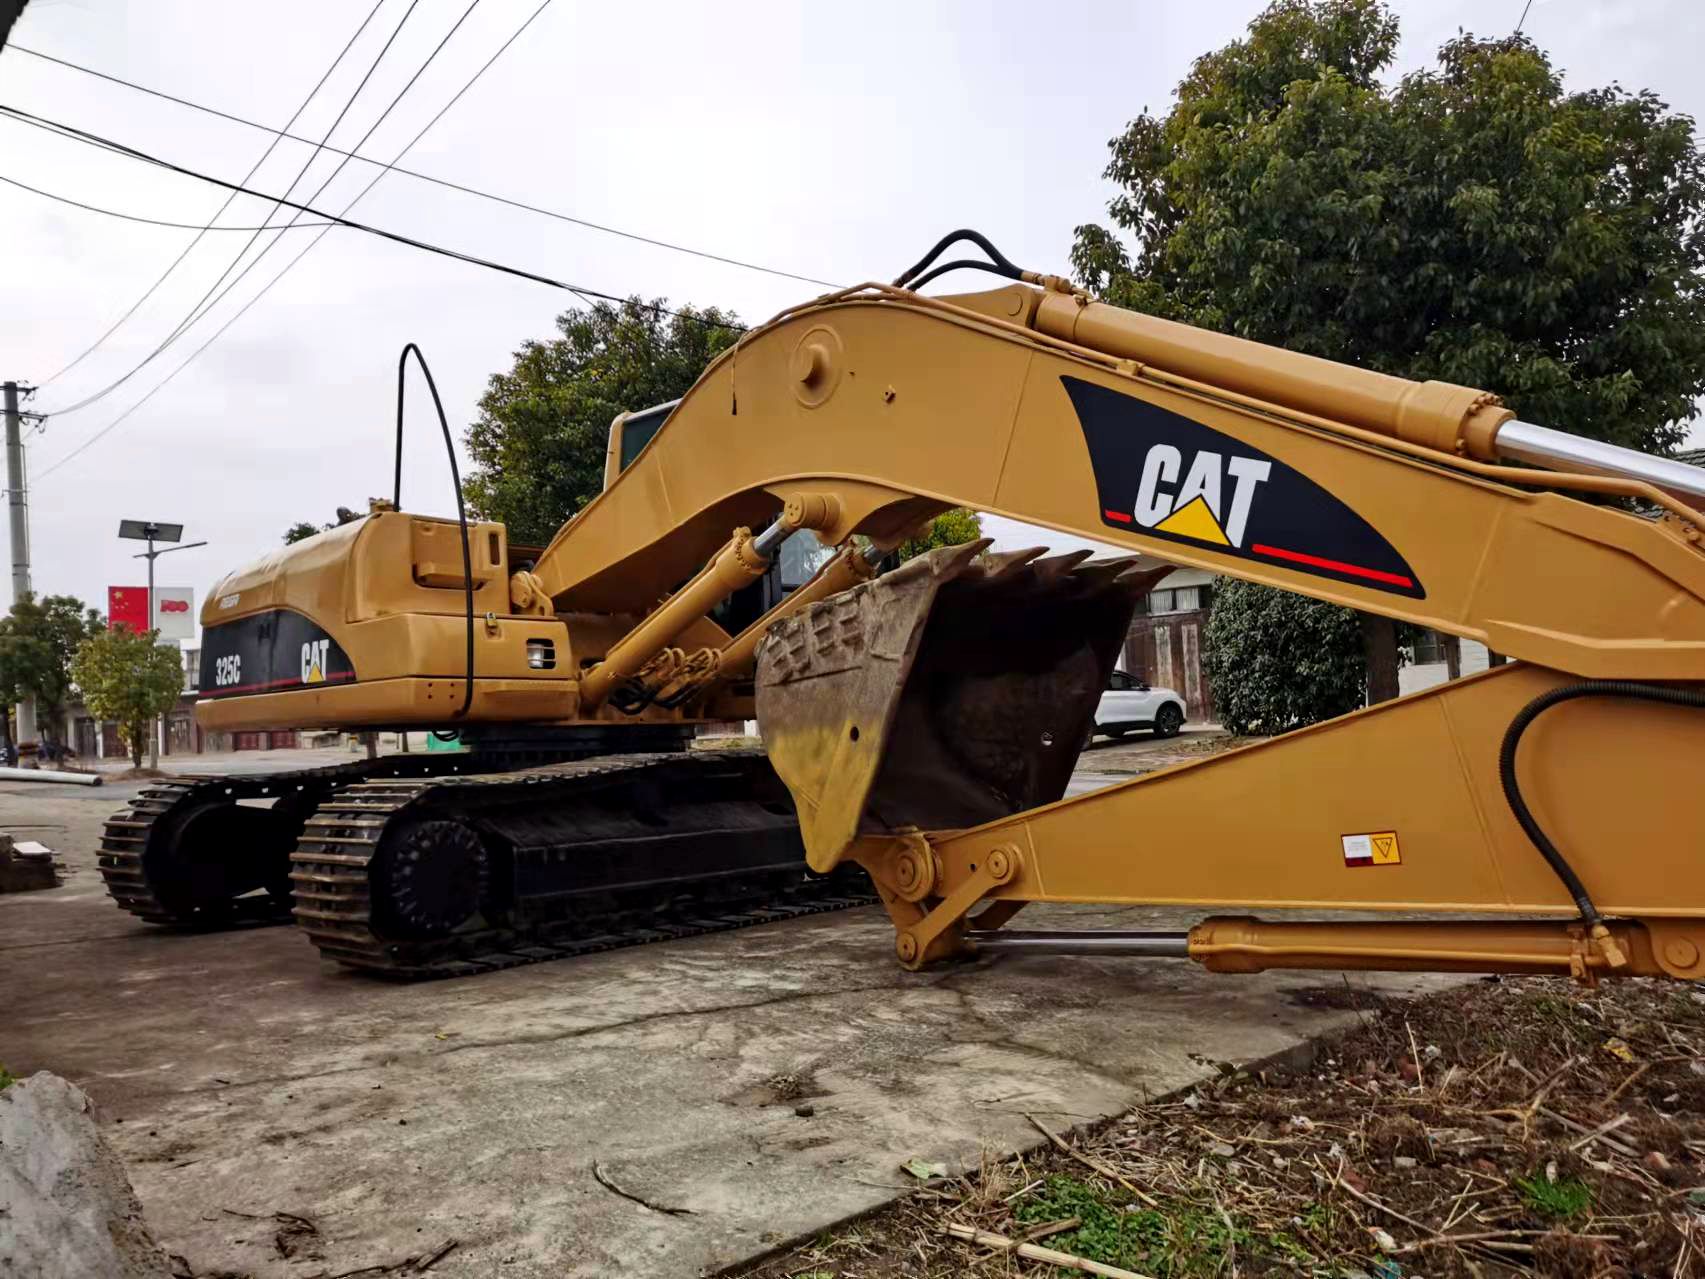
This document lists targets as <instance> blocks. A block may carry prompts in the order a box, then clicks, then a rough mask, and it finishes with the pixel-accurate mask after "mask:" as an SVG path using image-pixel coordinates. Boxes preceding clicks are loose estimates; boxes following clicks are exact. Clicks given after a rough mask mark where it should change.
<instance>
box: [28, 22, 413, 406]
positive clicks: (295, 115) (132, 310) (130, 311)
mask: <svg viewBox="0 0 1705 1279" xmlns="http://www.w3.org/2000/svg"><path fill="white" fill-rule="evenodd" d="M384 3H385V0H374V4H373V7H372V8H371V9H370V10H368V12H367V16H366V17H365V18H363V19H362V20H361V25H360V26H359V27H357V28H355V33H354V34H353V35H351V36H350V37H349V39H348V40H346V41H345V42H344V45H343V48H341V49H339V50H338V54H337V57H335V58H333V59H332V62H331V65H330V66H329V67H327V68H326V69H325V72H324V73H323V74H322V75H321V76H320V78H319V79H318V80H317V81H315V82H314V87H313V88H312V89H310V90H308V96H307V97H305V98H303V99H302V101H301V103H300V104H299V105H298V106H297V108H296V110H295V111H294V112H292V113H291V116H290V124H295V123H296V121H297V120H298V119H300V118H301V115H302V112H304V111H306V110H307V109H308V104H309V103H310V102H312V101H313V100H314V97H315V95H316V94H318V93H319V91H320V90H321V88H323V87H324V85H325V83H326V81H327V80H328V79H330V78H331V74H332V72H334V71H336V70H337V68H338V67H339V65H341V64H342V62H343V60H344V57H345V56H346V55H347V54H348V53H349V51H350V49H352V48H353V47H354V46H355V42H356V40H358V39H360V37H361V33H362V32H363V31H365V30H367V24H368V23H370V22H372V21H373V17H374V15H375V14H377V13H378V12H379V7H380V6H381V5H382V4H384ZM16 47H17V46H16V45H14V46H13V48H16ZM36 56H37V57H41V56H44V55H41V54H37V55H36ZM56 61H57V59H56ZM284 127H285V128H286V129H288V128H289V127H290V125H289V124H287V125H285V126H284ZM279 141H280V138H274V139H273V140H272V141H271V142H270V143H268V144H267V148H266V150H265V151H262V152H261V154H260V159H258V160H256V161H255V162H254V163H253V164H252V165H250V166H249V171H248V173H247V174H245V175H244V177H243V181H244V182H247V181H249V180H250V179H252V178H253V177H254V176H255V174H256V173H258V172H260V167H261V165H263V164H265V163H266V161H267V159H268V157H270V156H271V155H272V153H273V151H274V150H275V149H277V146H278V143H279ZM236 198H237V195H236V192H234V191H233V192H232V193H231V194H229V195H227V196H226V197H225V203H223V204H221V205H220V206H219V208H218V210H217V211H216V212H215V213H214V215H213V216H212V217H211V218H209V219H208V221H207V225H206V226H205V227H203V228H202V230H201V231H200V233H199V234H197V235H196V237H195V238H194V239H193V240H191V241H190V242H189V243H188V244H186V245H185V246H184V248H183V251H182V252H181V253H179V254H178V256H177V257H175V258H173V259H172V261H171V263H170V264H169V265H168V266H167V267H166V269H165V270H164V271H162V272H161V273H160V277H159V278H158V279H157V280H155V281H154V283H152V284H150V285H149V286H148V287H147V288H146V289H144V290H143V292H142V296H141V297H139V298H137V299H136V301H134V302H132V303H131V304H130V306H129V307H128V308H127V309H126V310H125V312H124V314H123V315H121V316H119V317H118V319H116V320H114V321H113V322H112V325H111V327H110V328H108V329H107V331H106V332H105V333H103V334H101V335H100V337H98V338H96V339H95V340H94V341H93V342H92V343H90V344H89V346H87V347H86V348H84V350H83V351H82V353H81V354H79V355H78V356H77V357H76V358H75V359H74V360H72V361H71V363H69V364H67V365H65V366H64V367H63V368H61V369H60V370H59V372H57V373H55V374H54V375H53V376H52V377H50V378H47V379H46V380H45V381H43V382H42V383H41V385H42V386H46V385H47V384H48V383H49V382H52V381H54V380H56V379H58V378H61V377H64V376H65V374H67V373H69V372H70V371H71V370H72V369H74V368H76V367H77V366H78V365H79V364H81V363H82V362H83V361H84V360H86V359H88V357H89V356H91V355H93V354H94V353H95V351H96V350H97V349H98V348H99V347H100V346H101V344H102V343H104V342H105V341H106V340H107V339H108V338H110V337H111V336H112V335H113V334H114V333H116V332H118V330H119V328H120V327H121V326H122V325H123V324H124V322H125V321H126V320H128V319H130V317H131V316H133V315H135V314H136V312H137V310H138V309H139V308H140V307H141V306H142V304H143V303H144V302H146V301H147V300H148V299H149V298H151V297H153V296H154V294H155V292H156V291H157V290H158V289H159V287H160V286H161V285H162V284H164V283H165V282H166V280H167V278H168V277H169V276H170V275H171V274H172V272H173V271H176V270H177V269H178V267H179V266H180V265H181V264H182V262H183V260H184V259H185V258H187V257H188V256H189V255H190V251H191V250H193V249H194V248H195V246H196V245H198V244H200V243H201V240H202V236H204V235H206V234H207V232H208V231H209V230H210V229H211V228H212V226H213V224H214V223H215V222H217V221H219V219H220V218H222V217H223V216H225V210H226V209H229V208H230V207H231V201H233V200H235V199H236ZM261 221H263V222H264V221H266V219H265V218H262V219H261Z"/></svg>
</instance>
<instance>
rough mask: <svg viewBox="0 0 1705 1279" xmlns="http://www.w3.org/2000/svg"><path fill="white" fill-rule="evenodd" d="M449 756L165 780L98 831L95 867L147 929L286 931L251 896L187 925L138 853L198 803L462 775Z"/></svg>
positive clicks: (282, 918) (271, 903)
mask: <svg viewBox="0 0 1705 1279" xmlns="http://www.w3.org/2000/svg"><path fill="white" fill-rule="evenodd" d="M466 767H467V765H466V764H465V763H463V762H459V761H458V760H457V759H456V757H454V756H440V757H439V758H438V759H431V758H430V757H429V756H424V755H422V756H417V757H409V756H394V755H393V756H386V757H385V758H384V759H378V760H352V761H350V762H348V763H344V764H331V765H327V766H325V767H322V768H303V769H296V770H293V771H291V772H284V773H235V774H228V775H214V776H211V777H169V778H165V779H162V780H160V781H157V782H152V783H150V784H149V785H148V786H146V787H144V788H143V790H142V792H141V793H140V794H139V795H137V797H136V798H135V799H133V800H131V801H130V803H129V805H128V806H127V807H125V808H122V809H120V810H119V811H118V812H116V813H114V814H113V815H112V816H111V817H109V818H107V820H106V824H105V826H104V827H103V828H102V831H101V843H100V848H99V850H98V851H97V862H98V864H99V866H100V871H101V878H102V879H103V880H105V881H106V886H107V892H108V894H110V895H111V897H112V899H113V900H114V901H115V902H117V903H118V904H119V905H120V906H122V907H123V908H124V909H125V910H127V911H129V912H130V913H131V914H132V915H135V916H136V917H137V918H138V919H143V920H147V921H148V922H149V923H150V924H165V925H178V926H180V927H182V926H187V927H196V928H204V929H212V928H220V927H231V926H235V925H237V924H243V923H267V924H284V923H289V922H290V908H289V906H288V905H286V904H285V903H283V902H279V901H275V900H274V899H273V898H272V897H271V896H270V895H268V894H266V893H256V894H253V895H251V896H247V897H241V898H238V899H236V900H235V901H233V902H232V910H231V912H230V914H228V915H224V914H222V915H217V916H215V915H209V916H207V917H206V918H198V919H189V920H186V919H184V918H182V917H180V916H179V915H175V914H173V913H172V912H171V911H170V910H169V909H167V908H166V907H165V906H164V905H162V904H161V902H160V900H159V899H158V898H157V897H156V896H155V895H154V889H153V886H152V885H151V884H150V883H149V882H148V876H147V873H146V870H145V868H144V866H143V860H142V858H143V853H144V851H145V850H146V849H147V846H148V834H149V831H150V829H151V828H152V827H153V825H154V824H155V823H156V822H158V821H159V820H160V819H161V818H162V817H165V816H166V815H167V814H168V813H171V812H173V811H174V810H177V809H178V808H180V807H181V806H184V805H188V804H192V803H198V802H200V801H201V800H203V799H207V798H212V797H215V796H218V797H227V798H230V799H232V800H238V799H271V798H275V797H278V796H281V795H283V794H285V793H286V792H287V791H289V790H291V789H293V788H295V787H298V786H301V785H325V786H328V787H330V788H332V789H333V790H334V791H335V789H336V788H337V787H338V785H339V783H345V784H350V783H354V782H359V781H362V780H364V779H366V778H369V777H371V776H372V775H373V774H374V773H376V772H394V771H397V770H399V769H409V770H424V769H429V768H442V769H445V770H446V771H448V770H450V769H453V768H466Z"/></svg>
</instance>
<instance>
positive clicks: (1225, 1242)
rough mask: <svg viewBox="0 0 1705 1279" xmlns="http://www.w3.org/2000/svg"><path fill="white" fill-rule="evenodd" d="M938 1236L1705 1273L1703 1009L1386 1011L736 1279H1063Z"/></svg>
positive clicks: (1566, 1271)
mask: <svg viewBox="0 0 1705 1279" xmlns="http://www.w3.org/2000/svg"><path fill="white" fill-rule="evenodd" d="M1072 1218H1076V1219H1077V1223H1078V1224H1076V1225H1075V1226H1072V1227H1071V1228H1069V1229H1060V1228H1059V1226H1060V1223H1061V1221H1062V1220H1065V1221H1068V1222H1069V1221H1070V1219H1072ZM949 1222H954V1223H961V1224H965V1225H972V1226H976V1227H979V1228H982V1229H985V1230H992V1231H995V1232H997V1233H1000V1234H1003V1235H1007V1236H1010V1237H1021V1236H1023V1235H1025V1234H1026V1233H1027V1232H1033V1231H1038V1230H1045V1231H1046V1235H1047V1238H1046V1244H1047V1246H1048V1247H1050V1248H1056V1249H1060V1250H1062V1251H1064V1252H1068V1253H1072V1254H1075V1255H1079V1256H1083V1257H1088V1258H1091V1259H1094V1260H1098V1261H1102V1262H1105V1263H1108V1264H1112V1265H1118V1266H1123V1267H1126V1268H1128V1269H1130V1270H1133V1271H1136V1272H1138V1273H1141V1274H1145V1275H1153V1276H1156V1277H1157V1279H1185V1277H1193V1276H1210V1275H1212V1276H1220V1275H1224V1276H1232V1275H1296V1274H1301V1275H1323V1276H1339V1275H1358V1274H1360V1275H1366V1276H1370V1277H1371V1279H1397V1276H1400V1275H1403V1276H1414V1275H1426V1276H1429V1277H1431V1276H1439V1275H1473V1276H1486V1277H1488V1279H1490V1277H1492V1276H1505V1275H1530V1274H1531V1275H1543V1276H1555V1277H1556V1279H1612V1277H1623V1276H1665V1277H1666V1279H1679V1277H1680V1276H1701V1275H1705V1261H1702V1260H1701V1254H1702V1252H1705V995H1702V994H1700V993H1699V992H1697V991H1696V990H1694V989H1693V988H1690V987H1686V986H1680V985H1675V984H1670V983H1659V982H1648V981H1632V982H1623V983H1616V984H1607V985H1605V986H1603V987H1601V988H1599V989H1597V990H1587V989H1582V988H1578V987H1572V986H1570V985H1568V984H1567V983H1565V982H1562V981H1555V980H1551V979H1541V978H1531V979H1507V980H1503V981H1485V982H1476V983H1474V984H1472V985H1470V986H1467V987H1463V988H1458V989H1456V990H1452V991H1448V992H1445V993H1443V994H1440V995H1436V996H1432V997H1430V998H1427V999H1423V1000H1418V1001H1414V1002H1411V1003H1403V1004H1396V1003H1394V1004H1389V1005H1384V1006H1379V1007H1376V1008H1374V1009H1372V1010H1370V1011H1367V1012H1364V1013H1363V1014H1362V1019H1361V1024H1360V1025H1359V1026H1358V1028H1357V1029H1355V1030H1353V1031H1352V1032H1350V1033H1349V1034H1347V1035H1345V1036H1343V1037H1342V1038H1340V1039H1339V1040H1337V1041H1335V1042H1334V1043H1332V1044H1330V1045H1327V1046H1326V1048H1325V1049H1324V1051H1323V1053H1322V1055H1321V1056H1320V1057H1319V1059H1318V1064H1317V1066H1316V1067H1315V1068H1314V1069H1313V1070H1311V1071H1308V1072H1306V1073H1300V1074H1282V1073H1276V1074H1270V1075H1268V1076H1266V1077H1254V1076H1250V1075H1248V1074H1244V1073H1242V1072H1234V1073H1231V1074H1226V1075H1222V1076H1220V1077H1219V1078H1218V1079H1216V1080H1214V1081H1212V1082H1211V1083H1210V1084H1207V1085H1204V1086H1202V1087H1201V1088H1198V1089H1197V1090H1195V1091H1193V1092H1191V1093H1189V1094H1188V1095H1186V1096H1183V1097H1180V1098H1177V1099H1174V1100H1169V1101H1166V1102H1164V1103H1161V1104H1156V1105H1152V1106H1144V1107H1140V1108H1138V1109H1135V1110H1132V1111H1130V1112H1129V1113H1127V1114H1125V1115H1123V1116H1121V1117H1120V1118H1119V1119H1117V1120H1115V1121H1113V1122H1112V1123H1109V1124H1106V1125H1103V1126H1102V1127H1100V1128H1099V1129H1098V1130H1096V1131H1093V1132H1091V1133H1088V1134H1085V1135H1083V1136H1081V1137H1080V1138H1078V1139H1077V1140H1076V1141H1075V1142H1074V1143H1073V1145H1072V1149H1071V1150H1070V1151H1065V1150H1061V1149H1059V1148H1056V1147H1055V1146H1052V1145H1044V1146H1042V1147H1041V1148H1040V1149H1039V1150H1037V1151H1035V1152H1032V1153H1030V1154H1028V1155H1019V1156H1013V1157H1009V1158H1007V1157H1003V1158H992V1157H991V1158H986V1159H985V1160H984V1162H983V1167H982V1168H981V1170H980V1171H979V1172H978V1174H977V1175H975V1176H972V1177H969V1178H966V1179H964V1180H961V1181H957V1182H953V1183H949V1184H944V1185H940V1186H932V1187H929V1188H926V1189H923V1190H921V1191H919V1192H916V1193H914V1194H912V1195H911V1196H909V1197H908V1198H906V1199H905V1200H902V1201H901V1202H899V1203H897V1204H894V1205H892V1206H891V1207H889V1208H887V1209H884V1210H883V1211H881V1212H879V1213H877V1214H875V1215H873V1216H871V1217H868V1218H866V1219H864V1220H862V1221H861V1222H859V1223H856V1224H855V1225H853V1226H851V1227H848V1228H845V1229H842V1230H839V1231H836V1232H833V1233H832V1234H830V1235H827V1236H824V1237H822V1238H820V1239H817V1240H814V1241H812V1242H811V1243H810V1244H808V1245H806V1246H804V1247H801V1248H797V1249H795V1250H794V1251H792V1252H790V1253H788V1254H786V1255H785V1256H781V1257H777V1258H774V1259H772V1260H770V1261H769V1262H766V1263H764V1264H763V1265H760V1266H757V1267H755V1268H752V1269H750V1270H747V1271H745V1272H743V1273H744V1274H746V1275H749V1276H751V1277H752V1279H760V1277H761V1279H808V1277H809V1279H831V1277H834V1279H877V1277H878V1276H881V1277H883V1279H887V1277H890V1276H913V1277H918V1279H922V1277H925V1276H930V1277H933V1276H948V1275H954V1276H958V1275H989V1276H994V1275H1008V1274H1045V1273H1055V1274H1063V1273H1065V1272H1063V1271H1057V1270H1054V1269H1053V1268H1051V1267H1048V1266H1042V1265H1037V1264H1036V1263H1032V1262H1027V1261H1023V1260H1020V1259H1017V1258H1014V1257H1012V1256H1010V1255H1009V1254H1006V1253H997V1252H990V1251H989V1250H987V1249H984V1248H981V1247H977V1246H973V1245H969V1244H965V1243H961V1242H959V1241H957V1240H953V1239H950V1238H948V1237H947V1236H946V1235H945V1233H944V1230H943V1227H944V1225H945V1224H946V1223H949Z"/></svg>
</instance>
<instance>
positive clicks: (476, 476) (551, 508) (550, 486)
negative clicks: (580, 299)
mask: <svg viewBox="0 0 1705 1279" xmlns="http://www.w3.org/2000/svg"><path fill="white" fill-rule="evenodd" d="M662 306H663V303H662V301H661V300H659V301H656V302H651V303H646V302H642V301H640V300H639V299H638V298H629V299H628V300H627V301H626V302H624V303H622V304H621V305H620V306H619V307H618V306H615V305H613V304H611V303H607V302H599V303H597V304H595V305H593V306H591V307H589V308H585V309H581V308H576V309H573V310H570V311H565V312H563V314H561V315H559V316H558V317H557V321H556V325H557V333H558V336H556V337H554V338H551V339H549V340H548V341H544V342H527V343H524V344H523V345H522V347H521V349H520V350H519V351H517V352H516V353H515V361H514V364H513V365H512V367H511V368H510V369H509V371H508V372H506V373H497V374H494V375H493V376H492V378H491V381H490V383H489V385H488V386H487V388H486V392H485V394H484V395H483V396H481V397H480V403H479V417H478V418H477V419H476V420H475V422H474V424H473V425H472V426H471V427H469V428H468V432H467V436H466V440H467V447H468V454H469V456H470V457H471V458H472V459H473V462H474V469H473V471H472V473H471V474H470V475H469V476H468V477H467V480H466V482H465V483H464V485H463V489H464V492H465V493H466V495H467V499H468V502H469V504H470V505H471V506H472V508H473V513H474V514H477V515H478V516H479V517H480V518H482V519H495V520H502V521H503V522H504V523H505V524H507V525H508V527H509V536H510V538H511V539H512V540H514V541H516V542H521V543H523V544H525V543H537V544H539V545H543V544H544V543H546V542H548V541H549V540H550V538H551V536H552V535H553V534H554V533H555V532H556V530H557V528H558V527H559V526H560V525H561V524H562V522H563V521H564V520H566V519H568V517H569V516H571V515H573V514H574V513H575V512H576V511H578V510H579V509H580V508H581V507H583V506H585V505H586V503H588V502H590V501H591V500H592V499H593V498H594V497H596V496H597V495H598V493H599V492H600V490H602V488H603V485H604V454H605V450H606V447H607V445H608V441H609V432H610V423H611V421H612V420H613V419H614V418H615V417H616V415H617V414H619V413H626V412H633V411H635V410H638V409H643V408H649V407H650V406H651V405H654V404H661V403H663V402H664V401H667V400H673V399H676V398H678V397H679V396H682V395H684V394H686V392H687V389H688V388H689V387H691V386H692V384H693V383H694V382H695V381H696V380H697V379H698V376H699V374H700V373H702V372H703V371H704V368H705V366H706V365H707V364H709V363H710V362H711V360H713V359H715V358H716V356H717V355H718V354H719V353H721V352H722V351H724V350H726V349H727V348H728V347H730V346H732V345H733V344H734V341H735V339H736V338H737V337H739V331H738V329H737V328H736V327H733V326H734V325H735V324H736V321H735V317H734V316H733V315H731V314H730V313H728V312H725V311H719V310H717V309H716V308H714V307H711V308H706V309H704V310H694V309H693V308H691V307H686V308H682V309H681V310H680V311H679V313H678V314H675V315H669V314H667V313H665V312H664V311H663V310H662V309H661V308H662Z"/></svg>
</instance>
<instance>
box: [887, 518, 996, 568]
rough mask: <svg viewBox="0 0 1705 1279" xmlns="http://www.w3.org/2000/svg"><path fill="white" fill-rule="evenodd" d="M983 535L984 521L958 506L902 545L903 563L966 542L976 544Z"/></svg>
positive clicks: (932, 521)
mask: <svg viewBox="0 0 1705 1279" xmlns="http://www.w3.org/2000/svg"><path fill="white" fill-rule="evenodd" d="M982 535H983V521H982V519H981V518H980V517H979V516H978V515H977V513H976V512H975V511H968V510H966V509H965V508H964V507H963V506H956V507H954V508H953V509H952V510H951V511H943V512H942V513H941V514H940V515H938V516H936V517H935V518H934V519H933V520H931V521H930V522H929V524H928V525H926V526H925V527H924V528H922V529H920V530H919V531H918V534H917V536H916V537H909V538H907V539H906V540H905V541H904V542H901V543H900V548H899V556H900V559H901V561H902V562H903V561H905V560H909V559H911V558H913V557H914V556H918V555H922V554H923V553H924V552H926V551H933V550H935V549H936V548H938V547H942V546H963V545H964V544H965V543H966V542H974V541H976V540H977V539H978V538H979V537H981V536H982Z"/></svg>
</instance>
